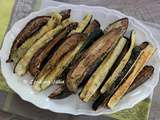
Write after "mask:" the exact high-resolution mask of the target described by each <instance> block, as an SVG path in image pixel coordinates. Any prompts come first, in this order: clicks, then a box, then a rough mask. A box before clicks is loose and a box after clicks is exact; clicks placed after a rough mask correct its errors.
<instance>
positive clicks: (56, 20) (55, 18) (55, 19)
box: [12, 10, 70, 63]
mask: <svg viewBox="0 0 160 120" xmlns="http://www.w3.org/2000/svg"><path fill="white" fill-rule="evenodd" d="M69 16H70V12H69V10H66V11H62V12H60V14H59V13H57V12H55V13H53V15H52V17H51V18H50V19H49V21H48V23H47V24H46V25H45V26H43V27H42V28H41V29H40V30H39V31H37V32H36V33H35V34H34V35H33V36H31V37H30V38H28V39H27V40H26V41H25V42H24V43H23V44H22V45H21V46H20V47H19V48H18V49H17V50H16V52H14V53H13V54H12V59H13V62H14V63H17V62H18V60H19V59H20V58H21V57H22V56H23V55H24V54H25V53H26V52H27V50H28V49H29V48H30V47H31V46H32V45H33V44H34V43H35V42H36V41H37V40H38V39H40V38H41V37H42V36H43V35H45V34H46V33H47V32H49V31H50V30H52V29H54V28H55V27H56V26H57V25H59V24H60V23H61V21H62V19H66V18H67V17H69Z"/></svg>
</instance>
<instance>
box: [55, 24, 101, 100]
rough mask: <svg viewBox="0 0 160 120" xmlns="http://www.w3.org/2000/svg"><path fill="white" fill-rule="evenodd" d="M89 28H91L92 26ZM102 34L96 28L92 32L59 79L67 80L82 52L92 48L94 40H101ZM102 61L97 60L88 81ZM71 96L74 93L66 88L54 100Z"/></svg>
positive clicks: (89, 73)
mask: <svg viewBox="0 0 160 120" xmlns="http://www.w3.org/2000/svg"><path fill="white" fill-rule="evenodd" d="M93 23H94V21H93ZM91 24H92V23H91ZM99 27H100V26H99ZM87 28H90V25H89V26H88V27H87ZM102 34H103V32H102V30H101V29H100V28H95V30H93V32H91V34H90V35H89V37H88V38H87V41H85V43H84V44H83V46H82V47H81V49H80V50H79V52H78V53H77V54H76V56H75V57H74V59H73V60H72V62H70V63H69V65H68V67H66V69H64V70H63V69H62V71H63V72H62V74H61V75H60V76H59V77H58V79H61V80H65V79H66V76H67V73H68V71H69V70H70V69H71V68H72V64H74V62H75V61H77V60H78V59H79V56H80V54H81V51H82V50H84V49H86V48H87V47H88V46H90V44H92V43H93V41H94V40H96V39H97V38H99V37H100V36H102ZM101 59H102V58H101ZM101 59H100V60H97V61H96V63H95V65H93V66H92V70H90V71H89V72H87V73H88V74H87V75H86V76H87V77H86V79H88V77H89V76H90V75H91V74H92V71H94V69H95V68H96V67H97V66H98V65H99V63H100V61H102V60H101ZM60 64H61V63H60ZM53 93H54V91H53ZM71 94H72V93H71V92H70V91H68V89H67V88H66V87H65V89H64V90H63V91H62V93H60V94H59V95H57V96H56V97H54V98H57V99H60V98H65V97H68V96H69V95H71Z"/></svg>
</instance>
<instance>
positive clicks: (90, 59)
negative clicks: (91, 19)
mask: <svg viewBox="0 0 160 120" xmlns="http://www.w3.org/2000/svg"><path fill="white" fill-rule="evenodd" d="M127 27H128V26H120V27H119V28H117V29H113V30H112V31H110V32H108V33H106V34H105V35H103V36H102V37H101V38H100V39H98V40H97V41H95V42H94V43H93V44H92V45H91V46H90V47H89V49H88V50H87V51H86V52H84V54H83V55H82V56H83V57H82V58H81V60H80V62H78V63H76V65H75V67H73V69H72V70H71V71H70V72H69V74H68V75H67V80H66V85H67V87H68V89H69V90H70V91H71V92H74V93H75V92H76V91H77V89H78V86H79V84H80V83H81V82H82V81H83V79H84V77H85V75H86V74H87V72H86V71H88V69H89V68H90V67H91V66H92V65H93V64H94V63H95V61H96V60H97V59H98V58H100V57H101V56H102V55H103V54H107V53H109V52H110V51H111V50H112V49H113V48H114V47H115V45H116V44H117V42H118V40H119V39H120V38H121V37H122V35H123V34H124V33H125V31H126V30H127ZM124 29H125V30H124Z"/></svg>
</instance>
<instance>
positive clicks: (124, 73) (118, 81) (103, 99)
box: [92, 43, 148, 110]
mask: <svg viewBox="0 0 160 120" xmlns="http://www.w3.org/2000/svg"><path fill="white" fill-rule="evenodd" d="M147 45H148V44H146V43H142V44H141V45H140V46H136V47H135V48H133V50H132V53H131V57H130V58H129V60H128V62H127V63H126V65H125V67H124V68H123V70H122V71H121V73H120V74H119V75H118V77H117V79H116V80H115V81H114V83H113V84H112V85H111V87H110V88H109V89H108V90H106V91H105V92H104V93H103V94H101V95H100V96H99V98H98V99H97V100H96V101H95V102H94V104H93V106H92V108H93V109H94V110H96V109H97V108H98V107H99V106H100V105H103V104H104V103H107V102H108V100H109V98H110V97H111V96H112V94H113V93H114V92H115V91H116V89H117V88H118V87H119V86H120V84H121V83H122V82H123V80H124V78H125V77H126V76H127V75H128V74H129V72H130V71H131V69H132V68H133V66H134V64H135V63H136V60H137V59H138V56H139V55H140V53H141V51H142V50H143V49H144V48H145V47H146V46H147Z"/></svg>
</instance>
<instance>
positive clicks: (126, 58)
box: [100, 31, 136, 94]
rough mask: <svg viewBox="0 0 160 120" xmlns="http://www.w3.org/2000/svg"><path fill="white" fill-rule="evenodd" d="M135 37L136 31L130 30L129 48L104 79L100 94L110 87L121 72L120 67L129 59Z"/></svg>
mask: <svg viewBox="0 0 160 120" xmlns="http://www.w3.org/2000/svg"><path fill="white" fill-rule="evenodd" d="M135 39H136V33H135V32H134V31H132V33H131V45H130V48H129V50H128V52H127V53H126V55H125V56H124V57H123V59H122V60H121V62H120V64H119V65H118V66H117V68H116V69H115V70H114V72H113V73H112V75H111V76H110V77H109V78H108V80H106V82H105V84H104V85H103V86H102V88H101V90H100V92H101V93H102V94H103V93H104V92H105V91H107V90H109V89H110V87H111V85H112V84H113V83H114V81H115V80H116V79H117V77H118V76H119V74H120V73H121V71H122V69H123V68H124V67H125V65H126V63H127V62H128V60H129V58H130V56H131V53H132V49H133V47H134V45H135Z"/></svg>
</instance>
